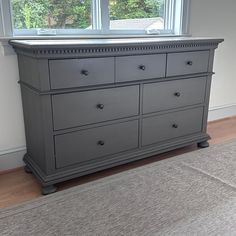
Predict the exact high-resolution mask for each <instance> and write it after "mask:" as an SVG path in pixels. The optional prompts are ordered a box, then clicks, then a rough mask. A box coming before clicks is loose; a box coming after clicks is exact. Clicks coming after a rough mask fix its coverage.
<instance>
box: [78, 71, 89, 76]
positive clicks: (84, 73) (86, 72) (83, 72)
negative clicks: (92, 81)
mask: <svg viewBox="0 0 236 236" xmlns="http://www.w3.org/2000/svg"><path fill="white" fill-rule="evenodd" d="M80 73H81V74H82V75H85V76H88V74H89V72H88V71H87V70H81V72H80Z"/></svg>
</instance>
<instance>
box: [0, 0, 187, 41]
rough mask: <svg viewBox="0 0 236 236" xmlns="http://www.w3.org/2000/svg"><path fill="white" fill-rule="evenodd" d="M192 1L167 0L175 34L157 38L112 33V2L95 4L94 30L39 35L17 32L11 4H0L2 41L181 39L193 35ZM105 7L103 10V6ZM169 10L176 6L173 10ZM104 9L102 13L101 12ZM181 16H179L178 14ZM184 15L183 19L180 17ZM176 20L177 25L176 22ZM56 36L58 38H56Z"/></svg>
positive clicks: (139, 33)
mask: <svg viewBox="0 0 236 236" xmlns="http://www.w3.org/2000/svg"><path fill="white" fill-rule="evenodd" d="M190 1H191V0H166V9H165V19H166V22H165V24H166V27H167V28H171V29H172V30H159V32H158V33H157V34H147V32H146V31H145V30H110V29H109V23H110V19H109V9H108V5H109V4H108V3H109V0H101V1H98V0H93V4H92V11H93V16H94V18H93V22H92V24H93V29H92V30H84V29H56V30H49V31H48V34H47V31H46V33H45V34H42V35H39V34H38V30H36V29H25V30H24V29H20V30H18V29H14V30H13V22H12V18H11V16H12V14H11V13H12V10H11V4H10V0H0V37H2V38H6V37H9V38H19V37H35V38H42V37H44V38H45V37H46V38H48V37H49V38H57V37H58V38H61V37H67V36H68V37H73V36H74V37H80V36H82V37H92V38H94V37H98V38H100V37H136V36H143V37H163V36H180V35H188V33H189V28H188V26H189V11H190ZM100 4H101V6H100ZM169 6H172V8H170V7H169ZM98 9H101V11H98ZM176 12H179V14H176ZM180 15H181V16H180ZM172 19H173V21H172ZM54 32H56V34H54Z"/></svg>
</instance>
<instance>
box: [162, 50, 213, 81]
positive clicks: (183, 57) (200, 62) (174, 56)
mask: <svg viewBox="0 0 236 236" xmlns="http://www.w3.org/2000/svg"><path fill="white" fill-rule="evenodd" d="M208 61H209V51H198V52H183V53H182V52H181V53H169V54H168V55H167V74H166V76H167V77H168V76H175V75H186V74H195V73H204V72H207V71H208Z"/></svg>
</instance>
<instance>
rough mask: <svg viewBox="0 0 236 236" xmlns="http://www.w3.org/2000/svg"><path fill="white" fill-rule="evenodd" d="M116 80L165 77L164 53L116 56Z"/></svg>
mask: <svg viewBox="0 0 236 236" xmlns="http://www.w3.org/2000/svg"><path fill="white" fill-rule="evenodd" d="M115 60H116V82H125V81H134V80H144V79H153V78H160V77H165V70H166V54H155V55H142V56H126V57H117V58H116V59H115Z"/></svg>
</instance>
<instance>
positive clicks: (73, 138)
mask: <svg viewBox="0 0 236 236" xmlns="http://www.w3.org/2000/svg"><path fill="white" fill-rule="evenodd" d="M137 147H138V121H137V120H135V121H129V122H124V123H119V124H115V125H109V126H103V127H98V128H93V129H89V130H83V131H78V132H73V133H68V134H63V135H58V136H55V150H56V167H57V168H62V167H65V166H69V165H73V164H75V163H80V162H86V161H89V160H92V159H96V158H99V157H103V156H106V155H111V154H115V153H119V152H123V151H126V150H130V149H135V148H137Z"/></svg>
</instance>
